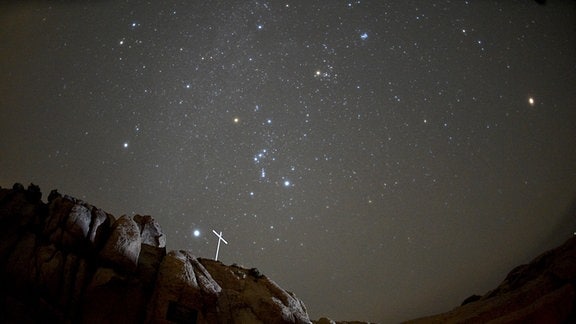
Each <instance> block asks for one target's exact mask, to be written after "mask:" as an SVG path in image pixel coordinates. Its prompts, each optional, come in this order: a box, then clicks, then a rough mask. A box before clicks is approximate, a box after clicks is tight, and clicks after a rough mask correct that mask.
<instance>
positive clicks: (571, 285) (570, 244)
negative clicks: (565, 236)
mask: <svg viewBox="0 0 576 324" xmlns="http://www.w3.org/2000/svg"><path fill="white" fill-rule="evenodd" d="M488 322H489V323H576V237H573V238H571V239H569V240H568V241H566V243H564V244H563V245H561V246H560V247H557V248H555V249H553V250H550V251H548V252H545V253H543V254H541V255H540V256H538V257H537V258H536V259H534V260H533V261H532V262H530V263H529V264H525V265H521V266H518V267H516V268H515V269H513V270H512V271H511V272H510V273H509V274H508V276H507V277H506V278H505V279H504V281H503V282H502V283H501V284H500V285H499V286H498V287H497V288H496V289H494V290H492V291H490V292H488V293H486V294H485V295H483V296H478V295H472V296H470V297H469V298H467V299H466V300H464V302H463V303H462V306H460V307H457V308H455V309H453V310H452V311H449V312H446V313H442V314H438V315H434V316H429V317H424V318H420V319H416V320H412V321H408V322H406V323H415V324H416V323H418V324H419V323H488Z"/></svg>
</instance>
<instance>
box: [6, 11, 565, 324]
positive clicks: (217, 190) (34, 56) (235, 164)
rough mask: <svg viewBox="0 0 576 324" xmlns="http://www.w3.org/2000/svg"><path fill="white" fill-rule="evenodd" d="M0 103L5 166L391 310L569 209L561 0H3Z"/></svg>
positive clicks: (535, 241) (13, 177) (480, 264)
mask: <svg viewBox="0 0 576 324" xmlns="http://www.w3.org/2000/svg"><path fill="white" fill-rule="evenodd" d="M0 116H1V117H0V185H1V186H2V187H10V186H11V185H12V184H13V183H14V182H21V183H24V184H25V185H27V184H29V183H30V182H33V183H35V184H37V185H40V187H41V188H42V190H43V192H44V198H45V197H46V196H47V194H48V192H49V191H50V190H51V189H55V188H56V189H58V190H59V191H60V192H61V193H64V194H69V195H72V196H75V197H78V198H81V199H83V200H85V201H86V202H88V203H90V204H93V205H95V206H97V207H100V208H102V209H104V210H106V211H108V212H110V213H112V214H114V215H115V216H120V215H123V214H127V215H133V214H146V215H152V216H154V217H155V219H156V220H157V221H158V222H159V223H160V224H161V225H162V227H163V230H164V232H165V233H166V235H167V240H168V243H167V245H168V248H169V249H187V250H191V251H193V253H194V254H195V255H197V256H199V257H206V258H214V256H215V252H216V244H217V237H216V236H215V235H214V234H213V233H212V230H216V231H218V232H219V231H222V232H223V237H224V239H226V241H227V242H228V243H229V244H228V245H225V244H223V245H222V246H221V247H220V255H219V259H220V260H221V261H222V262H224V263H226V264H232V263H237V264H239V265H243V266H245V267H248V268H251V267H257V268H258V269H259V270H260V271H261V272H262V273H263V274H265V275H267V276H268V277H270V278H272V279H273V280H274V281H276V282H277V283H278V284H279V285H281V286H282V287H283V288H285V289H287V290H289V291H293V292H294V293H295V294H296V295H297V296H298V297H299V298H301V299H302V300H303V301H304V303H305V304H306V305H307V307H308V311H309V314H310V316H311V317H312V318H319V317H321V316H329V317H331V318H333V319H339V320H353V319H354V320H370V321H379V322H388V321H400V320H406V319H410V318H414V317H418V316H423V315H427V314H430V313H435V312H441V311H446V310H449V309H451V308H452V307H454V306H457V305H459V304H460V302H461V301H462V300H463V299H465V298H466V297H468V296H470V295H471V294H474V293H476V294H483V293H485V292H486V291H487V290H489V289H491V288H493V287H495V286H496V285H497V284H498V283H499V282H500V281H501V280H502V279H503V278H504V277H505V275H506V274H507V272H508V271H509V270H511V269H512V268H513V267H514V266H516V265H518V264H520V263H524V262H527V261H529V260H530V259H532V258H533V257H535V256H536V255H537V254H539V253H541V252H543V251H545V250H547V249H549V248H551V247H554V246H555V245H557V244H559V243H561V242H563V241H564V240H566V239H567V238H569V237H570V236H571V235H572V233H573V232H574V231H575V230H576V223H575V222H574V217H573V216H574V214H575V213H576V199H575V198H576V1H561V0H557V1H553V0H550V1H548V3H547V4H546V5H544V6H543V5H539V4H538V3H536V2H535V1H529V0H525V1H519V0H518V1H504V0H500V1H352V2H350V1H336V0H331V1H328V0H325V1H271V0H270V1H265V0H262V1H260V0H258V1H253V0H251V1H181V0H180V1H172V0H167V1H150V2H136V1H131V0H126V1H93V2H92V1H18V2H16V1H12V2H6V1H4V2H1V3H0Z"/></svg>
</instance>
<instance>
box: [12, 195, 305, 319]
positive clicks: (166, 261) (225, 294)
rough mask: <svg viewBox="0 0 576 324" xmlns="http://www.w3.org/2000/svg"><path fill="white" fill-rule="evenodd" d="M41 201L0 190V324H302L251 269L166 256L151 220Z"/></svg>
mask: <svg viewBox="0 0 576 324" xmlns="http://www.w3.org/2000/svg"><path fill="white" fill-rule="evenodd" d="M41 196H42V194H41V192H40V189H39V188H38V187H37V186H34V185H31V186H30V187H28V189H24V187H23V186H22V185H18V184H16V185H14V187H13V188H12V189H0V274H1V275H0V287H2V289H1V290H0V322H2V323H5V322H14V323H16V322H18V323H22V322H23V323H36V322H37V323H40V322H41V323H46V322H79V323H121V322H125V323H310V320H309V318H308V314H307V313H306V308H305V306H304V304H303V303H302V302H301V301H300V300H299V299H297V298H296V297H295V296H294V295H293V294H292V293H290V292H287V291H285V290H284V289H282V288H280V287H278V286H277V285H276V284H275V283H274V282H273V281H272V280H270V279H268V278H266V277H265V276H262V275H261V274H260V273H259V272H258V271H257V270H255V269H250V270H248V269H244V268H241V267H238V266H226V265H223V264H222V263H220V262H217V261H213V260H207V259H199V258H196V257H195V256H194V255H193V254H192V253H191V252H190V251H172V252H169V253H168V254H167V253H166V237H165V235H164V234H163V233H162V230H161V228H160V225H159V224H158V223H157V222H156V221H155V220H154V219H153V218H152V217H151V216H140V215H136V216H134V217H133V218H130V217H128V216H121V217H119V218H115V217H114V216H113V215H110V214H108V213H106V212H104V211H103V210H101V209H99V208H96V207H94V206H92V205H89V204H87V203H85V202H83V201H81V200H78V199H75V198H72V197H68V196H62V195H60V194H59V193H58V192H56V191H55V190H53V191H52V192H51V193H50V195H49V197H48V201H49V202H48V203H43V202H42V201H41Z"/></svg>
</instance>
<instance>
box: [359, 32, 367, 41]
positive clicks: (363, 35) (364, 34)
mask: <svg viewBox="0 0 576 324" xmlns="http://www.w3.org/2000/svg"><path fill="white" fill-rule="evenodd" d="M360 39H361V40H366V39H368V34H367V33H362V35H360Z"/></svg>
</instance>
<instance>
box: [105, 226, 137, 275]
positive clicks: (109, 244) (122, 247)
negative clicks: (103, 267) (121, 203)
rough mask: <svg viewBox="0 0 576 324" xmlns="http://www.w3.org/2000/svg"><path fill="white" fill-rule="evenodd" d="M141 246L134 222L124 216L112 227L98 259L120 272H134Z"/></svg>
mask: <svg viewBox="0 0 576 324" xmlns="http://www.w3.org/2000/svg"><path fill="white" fill-rule="evenodd" d="M141 244H142V238H141V237H140V229H139V228H138V225H137V224H136V222H134V220H132V219H131V218H130V217H128V216H126V215H124V216H121V217H120V218H118V220H116V222H115V223H114V224H113V225H112V233H111V234H110V237H108V240H107V241H106V244H105V245H104V248H103V249H102V250H101V251H100V258H101V259H102V260H103V261H104V262H105V263H110V264H112V265H113V266H115V267H116V268H117V269H119V270H121V271H128V272H134V271H136V268H137V266H138V256H139V255H140V249H141V247H140V245H141Z"/></svg>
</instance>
